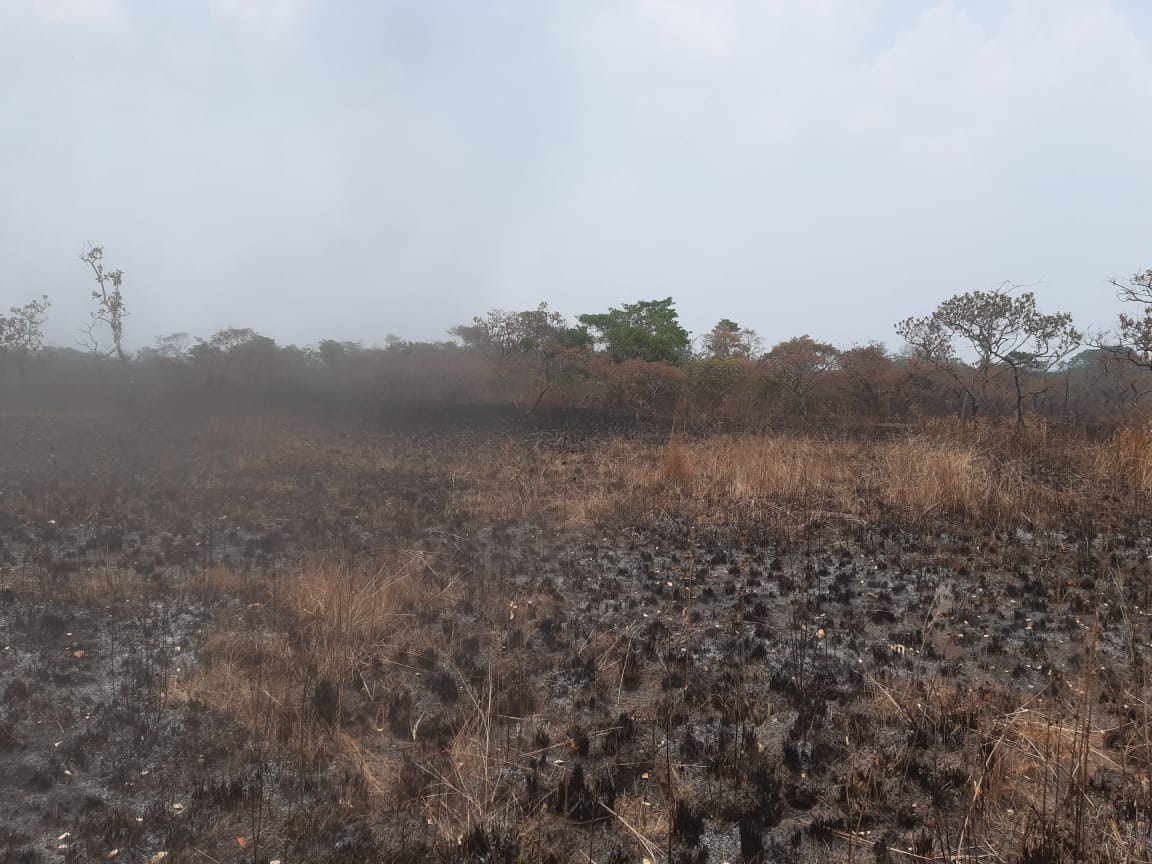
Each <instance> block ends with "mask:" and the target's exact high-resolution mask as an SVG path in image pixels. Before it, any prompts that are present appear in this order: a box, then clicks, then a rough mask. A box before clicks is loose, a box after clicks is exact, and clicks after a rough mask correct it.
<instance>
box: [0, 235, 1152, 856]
mask: <svg viewBox="0 0 1152 864" xmlns="http://www.w3.org/2000/svg"><path fill="white" fill-rule="evenodd" d="M83 263H84V267H85V268H86V270H87V272H88V273H89V275H90V276H91V277H93V278H94V280H95V286H96V287H95V290H93V292H92V294H91V302H92V303H93V305H94V307H95V309H94V312H93V318H92V326H91V328H90V329H88V330H86V331H85V333H84V334H82V341H83V342H84V346H83V348H82V349H74V348H70V349H64V348H53V347H50V346H45V345H44V344H43V328H44V324H45V322H46V320H47V315H48V314H49V310H50V308H51V307H50V306H49V305H48V299H47V298H41V299H39V300H35V301H31V302H29V303H27V304H26V305H24V306H22V307H16V308H13V309H12V310H11V312H10V314H9V315H8V316H5V317H3V318H0V346H2V348H0V364H2V366H0V376H2V377H0V388H2V394H3V397H2V398H3V400H4V407H3V410H2V411H0V649H2V650H0V694H2V700H0V771H2V775H0V776H2V777H3V779H2V780H0V783H2V784H3V787H4V792H5V794H4V795H0V862H50V861H94V860H110V859H114V860H122V861H148V862H157V864H158V862H161V861H167V862H192V861H200V862H202V861H216V862H223V861H234V862H239V861H245V862H248V861H251V862H271V861H280V862H361V861H363V862H377V861H379V862H405V861H410V862H418V861H419V862H423V861H432V862H463V861H471V862H554V864H561V862H563V864H568V862H581V864H587V862H641V861H644V860H647V861H650V862H653V864H656V862H660V864H663V862H669V864H671V862H694V864H703V862H712V864H719V862H725V861H727V862H733V864H734V862H738V861H765V862H766V861H794V862H816V861H845V862H854V861H857V860H859V861H865V860H872V861H877V862H915V861H939V862H960V861H964V862H974V861H977V860H979V861H989V860H994V861H1005V862H1027V864H1041V862H1064V861H1068V862H1072V861H1085V862H1089V861H1091V862H1139V861H1147V860H1149V858H1150V851H1149V850H1150V849H1152V846H1150V841H1152V723H1150V720H1152V715H1150V708H1149V706H1150V704H1152V680H1150V677H1149V668H1150V667H1149V659H1150V657H1149V651H1150V650H1152V625H1150V623H1149V613H1148V610H1149V609H1150V608H1152V578H1150V577H1152V570H1150V561H1152V558H1150V555H1152V539H1150V535H1149V517H1150V513H1149V508H1148V505H1147V503H1146V502H1147V501H1148V495H1149V492H1150V491H1152V427H1150V426H1149V425H1148V421H1147V418H1146V415H1145V414H1144V413H1143V405H1142V402H1143V396H1144V392H1145V390H1146V389H1147V384H1148V382H1149V380H1152V379H1150V378H1149V355H1148V350H1149V348H1150V347H1152V345H1150V344H1149V340H1148V339H1147V338H1146V337H1147V333H1148V332H1149V331H1150V330H1152V323H1150V322H1152V316H1150V315H1149V310H1152V294H1149V288H1148V286H1149V274H1143V275H1137V276H1135V277H1133V278H1132V279H1131V280H1128V281H1124V282H1121V283H1119V284H1118V285H1117V288H1119V289H1120V292H1121V299H1122V300H1123V301H1124V310H1125V311H1124V312H1123V313H1122V314H1120V317H1118V319H1117V328H1116V332H1115V333H1114V334H1111V335H1107V336H1091V337H1086V336H1085V335H1084V334H1082V333H1081V332H1080V331H1079V330H1078V329H1077V327H1076V326H1075V324H1074V322H1072V321H1071V319H1070V318H1069V317H1068V316H1067V315H1065V314H1063V313H1060V312H1059V311H1052V310H1047V311H1042V310H1041V308H1040V301H1039V300H1038V299H1037V298H1036V297H1035V296H1034V295H1033V294H1032V293H1031V292H1028V291H1024V290H1021V289H1013V288H1011V287H1010V286H1004V287H1002V288H1001V289H998V290H994V291H988V292H972V293H970V294H965V295H960V296H958V297H954V298H950V299H947V300H944V301H943V302H941V303H940V304H939V306H938V307H937V308H936V309H935V310H934V311H927V313H926V314H923V310H922V317H912V318H909V319H907V320H905V321H902V322H900V323H899V324H898V325H897V332H898V334H899V335H900V337H901V338H903V339H904V340H905V342H906V347H905V348H904V349H902V350H901V351H900V352H899V353H896V354H893V353H892V352H890V351H889V350H888V349H887V348H886V347H884V346H883V345H879V344H869V345H863V346H852V347H845V346H834V345H831V344H828V343H824V342H821V341H819V340H818V339H817V338H816V337H813V336H811V335H801V336H797V337H795V338H791V339H788V340H786V341H783V342H780V343H779V344H776V345H774V346H771V347H766V346H765V345H764V344H763V342H762V340H761V339H760V338H759V337H758V336H757V334H756V332H755V331H754V330H752V329H750V328H749V327H747V326H745V325H742V324H740V323H737V322H735V321H732V320H729V319H721V320H720V322H719V323H718V324H717V325H716V326H715V328H713V329H712V331H710V332H709V333H707V334H705V335H704V336H703V337H701V338H697V339H695V340H693V339H692V337H691V334H689V333H688V332H686V331H685V329H684V328H683V327H682V325H681V324H680V322H679V320H678V317H677V315H676V310H675V304H674V302H673V301H672V300H671V299H658V300H644V301H637V302H635V303H624V304H621V305H620V306H619V307H618V308H612V309H609V310H608V311H606V312H592V313H586V314H582V315H580V316H579V317H577V318H576V319H574V320H571V321H570V320H567V319H565V318H564V317H563V316H561V315H559V314H557V313H556V312H555V311H554V310H552V309H550V308H549V307H548V306H547V305H544V304H541V305H540V306H538V307H537V308H535V309H529V310H525V311H520V312H502V311H493V312H489V313H487V314H483V315H480V316H478V317H476V318H474V319H473V320H471V321H470V322H468V323H462V324H460V325H459V326H457V327H455V328H453V330H452V333H451V334H448V335H451V336H452V337H453V339H454V340H455V341H452V342H444V343H436V344H427V343H410V342H405V341H403V340H401V339H397V338H391V339H388V340H386V342H385V344H383V345H381V346H378V347H365V346H362V345H360V344H354V343H345V342H335V341H322V342H320V343H318V344H317V345H316V346H314V347H309V348H297V347H294V346H286V347H285V346H280V345H277V344H276V343H275V342H274V341H273V340H271V339H269V338H267V337H264V336H261V335H260V334H259V333H257V332H256V331H254V330H251V329H243V328H229V329H225V330H221V331H220V332H218V333H216V334H213V335H211V336H207V337H206V338H202V339H197V338H193V337H190V336H188V335H186V334H180V333H178V334H172V335H170V336H165V337H163V338H160V339H157V340H156V342H155V346H154V347H153V348H149V349H144V350H140V351H137V352H135V353H134V354H133V353H132V352H130V351H129V349H128V348H127V347H126V346H127V345H129V344H131V338H130V336H131V323H132V320H131V318H130V317H129V309H130V307H131V293H130V287H131V283H130V281H129V280H128V278H127V277H126V276H125V274H124V273H122V272H120V271H110V270H106V269H105V264H104V253H103V250H101V249H98V248H97V249H91V250H89V251H88V252H86V253H85V256H84V258H83ZM912 311H916V310H912ZM1085 345H1086V346H1087V348H1084V346H1085ZM1077 351H1079V353H1077Z"/></svg>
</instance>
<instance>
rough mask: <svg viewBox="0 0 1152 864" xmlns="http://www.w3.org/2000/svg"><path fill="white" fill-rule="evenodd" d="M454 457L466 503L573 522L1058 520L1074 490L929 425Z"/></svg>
mask: <svg viewBox="0 0 1152 864" xmlns="http://www.w3.org/2000/svg"><path fill="white" fill-rule="evenodd" d="M469 455H471V456H472V463H471V464H463V462H461V464H458V465H457V466H455V471H456V472H457V474H456V476H458V477H460V478H461V480H462V481H463V484H464V486H465V488H466V489H467V490H468V491H467V492H465V493H464V494H463V495H462V497H461V502H460V504H461V506H462V507H463V508H464V509H466V510H468V511H469V512H471V513H473V514H478V515H482V516H485V517H488V518H499V519H536V518H539V517H540V516H541V515H542V514H545V515H549V516H551V517H552V518H554V519H556V520H557V521H559V522H560V523H561V524H565V525H568V526H588V525H600V524H605V523H622V524H634V523H635V522H637V521H640V520H642V519H644V518H649V517H651V516H652V515H653V514H656V513H659V512H660V511H668V512H678V513H684V514H687V515H689V516H692V517H694V518H696V519H698V520H699V521H701V522H703V523H705V524H707V523H724V524H734V523H741V522H747V523H763V522H764V521H768V520H770V521H778V520H780V519H788V518H792V519H795V518H798V517H803V516H804V514H810V513H824V514H831V515H841V516H845V517H849V518H853V519H864V520H868V519H872V518H883V519H890V518H892V517H893V516H895V517H896V518H901V519H904V520H908V521H911V522H915V523H918V524H923V523H925V522H928V521H931V520H937V519H949V518H951V519H959V520H962V521H965V522H971V523H984V524H988V525H990V526H994V527H1002V526H1004V525H1005V524H1030V525H1033V526H1037V527H1048V526H1051V525H1052V524H1053V523H1054V521H1055V520H1056V519H1057V518H1058V517H1059V515H1060V514H1061V513H1062V512H1065V511H1066V510H1067V508H1068V507H1069V506H1072V505H1073V504H1074V503H1075V497H1074V496H1075V493H1074V491H1073V490H1070V489H1068V488H1063V487H1057V486H1054V485H1052V484H1050V483H1048V482H1045V481H1044V480H1043V479H1042V478H1040V477H1036V476H1031V475H1030V474H1029V472H1028V470H1027V466H1026V465H1025V464H1024V463H1022V462H1020V461H1015V460H1012V459H1005V458H1000V457H999V456H998V455H997V454H990V453H988V452H985V451H984V450H982V449H981V446H980V445H979V444H978V443H973V442H968V443H965V442H963V441H957V440H953V439H952V438H948V437H939V436H935V435H930V434H922V435H915V436H909V437H904V438H899V439H896V440H889V441H863V440H853V439H845V438H813V437H793V436H785V435H778V436H715V437H710V438H707V439H699V440H684V439H679V438H673V439H672V440H671V441H669V442H668V443H667V444H666V445H655V444H645V443H637V442H631V441H624V440H613V441H609V442H607V443H605V444H604V445H603V446H601V447H599V448H597V449H595V450H588V451H584V452H581V453H578V454H552V453H539V452H537V451H535V450H531V449H528V448H527V447H525V446H521V445H517V444H516V443H514V442H505V443H503V444H501V445H499V446H497V447H493V448H491V449H488V450H486V451H484V452H482V453H478V454H469Z"/></svg>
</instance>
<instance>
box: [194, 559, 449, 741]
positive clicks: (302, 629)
mask: <svg viewBox="0 0 1152 864" xmlns="http://www.w3.org/2000/svg"><path fill="white" fill-rule="evenodd" d="M265 589H266V596H267V598H268V599H267V608H254V609H252V610H250V616H249V617H250V620H249V621H248V622H247V623H246V625H245V626H240V627H236V626H229V627H227V628H226V629H224V630H222V631H221V632H219V633H217V634H216V635H215V636H213V637H212V638H210V639H209V640H208V642H207V644H206V645H205V646H204V648H203V649H202V650H201V654H200V663H199V664H198V666H197V669H196V672H195V673H194V674H193V676H192V677H191V678H189V679H188V680H184V681H179V682H176V683H175V684H174V686H173V687H172V692H173V694H174V696H175V697H176V698H178V699H180V700H182V701H192V700H195V701H197V702H200V703H202V704H204V705H206V706H207V707H209V708H211V709H212V710H214V711H217V712H220V713H223V714H225V715H227V716H229V717H231V718H232V719H234V720H235V721H236V722H238V723H239V724H240V725H241V726H243V727H245V728H246V729H248V730H249V731H250V732H252V733H253V734H254V735H257V736H260V737H262V738H270V739H272V740H274V741H275V743H276V744H277V745H279V746H280V747H281V748H282V749H285V750H286V751H288V752H290V753H291V754H292V755H295V756H297V757H299V758H300V759H301V760H303V761H306V762H307V761H310V760H311V759H313V758H315V757H316V756H317V755H319V754H321V753H323V752H327V751H333V750H340V749H341V740H342V739H341V737H340V736H335V737H333V736H332V735H331V732H332V730H333V728H335V727H334V725H333V724H334V722H335V721H338V720H339V717H340V714H341V710H342V705H341V692H342V688H343V687H344V686H345V685H350V684H355V683H356V681H357V676H358V675H359V674H360V672H361V670H362V669H364V668H365V666H366V665H370V664H371V663H373V662H386V658H388V657H390V656H392V655H393V654H394V653H396V652H398V651H411V650H417V651H418V650H420V648H421V647H422V646H424V645H426V644H427V643H428V640H429V639H430V638H433V637H434V636H435V634H436V633H437V632H438V631H436V630H429V629H428V628H426V627H422V626H421V625H420V624H419V622H418V621H417V613H418V612H420V611H423V612H428V611H431V610H434V609H436V608H444V607H446V606H447V605H450V604H451V603H453V602H455V601H456V600H457V599H458V597H457V593H456V590H455V589H456V583H455V582H453V581H451V580H447V579H444V578H442V577H441V575H440V574H439V573H438V572H437V571H436V570H435V569H434V568H433V567H432V565H431V563H430V561H429V560H428V558H427V556H426V555H424V554H423V553H421V552H418V551H406V550H394V551H391V552H381V553H379V554H378V557H375V558H374V559H373V560H372V561H371V562H366V563H364V564H362V565H357V564H354V563H349V562H347V561H344V562H339V563H338V562H333V561H326V560H318V561H315V562H313V563H312V564H310V565H307V566H304V567H302V568H301V569H300V571H299V572H298V573H296V574H295V575H294V576H292V577H291V578H288V579H285V580H282V581H280V582H275V583H270V584H268V585H266V586H265ZM253 606H254V607H262V604H253ZM325 694H327V695H325ZM324 700H327V702H326V704H320V703H321V702H322V701H324ZM335 726H336V727H338V723H335ZM344 743H348V742H347V741H344ZM345 755H348V754H345ZM351 761H355V760H351Z"/></svg>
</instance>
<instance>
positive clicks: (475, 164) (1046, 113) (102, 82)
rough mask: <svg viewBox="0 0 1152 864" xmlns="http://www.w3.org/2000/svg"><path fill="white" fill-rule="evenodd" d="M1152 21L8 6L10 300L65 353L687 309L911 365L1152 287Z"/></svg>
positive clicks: (773, 334)
mask: <svg viewBox="0 0 1152 864" xmlns="http://www.w3.org/2000/svg"><path fill="white" fill-rule="evenodd" d="M1150 49H1152V4H1149V3H1147V2H1146V0H954V2H939V3H937V2H932V0H371V2H369V0H364V2H354V0H325V2H320V0H0V307H7V306H10V305H13V304H17V303H23V302H25V301H26V300H28V299H31V298H32V297H35V296H38V295H40V294H41V293H46V294H48V295H49V296H50V299H51V301H52V303H53V308H52V320H51V326H50V328H49V336H50V337H51V339H52V341H54V342H56V343H57V344H74V342H75V339H76V336H75V333H74V331H75V328H76V327H78V326H80V325H81V324H82V323H83V322H84V320H85V316H86V315H87V312H88V300H87V292H88V290H89V287H90V286H89V283H88V282H87V278H88V277H87V276H86V274H85V271H84V270H83V268H82V266H81V264H80V263H79V262H78V261H77V258H76V256H77V253H79V252H80V251H81V249H82V248H83V247H84V245H85V244H86V243H97V244H102V245H104V247H105V249H106V253H107V258H108V262H109V263H110V264H111V265H112V266H114V267H120V268H123V269H124V271H125V272H126V279H125V288H124V290H125V297H126V301H127V304H128V307H129V310H130V312H131V318H130V319H129V320H128V322H127V326H126V330H127V332H128V334H129V341H130V343H131V344H132V345H133V346H134V347H139V346H141V345H146V344H150V343H151V342H152V340H153V338H154V337H155V336H156V335H158V334H163V333H170V332H173V331H189V332H191V333H193V334H194V335H200V336H208V335H210V334H211V333H212V332H213V331H215V330H217V329H219V328H221V327H225V326H235V327H253V328H255V329H256V330H258V331H260V332H262V333H265V334H266V335H269V336H272V337H274V338H275V339H277V340H278V341H279V342H281V343H289V342H295V343H299V344H307V343H314V342H316V341H318V340H319V339H322V338H336V339H351V340H362V341H363V342H365V343H366V344H373V343H377V342H381V341H382V340H383V337H384V336H385V334H388V333H395V334H399V335H401V336H403V337H404V338H409V339H441V338H446V335H445V331H446V330H447V328H448V327H450V326H451V325H453V324H455V323H459V322H463V321H466V320H468V319H469V318H471V317H472V316H473V315H475V314H479V313H483V312H484V311H486V310H488V309H492V308H504V309H523V308H528V307H531V306H534V305H535V304H536V303H538V302H539V301H541V300H546V301H548V302H549V303H550V305H551V306H552V307H553V308H555V309H558V310H559V311H561V312H563V313H565V314H566V315H570V316H574V315H576V314H579V313H582V312H596V311H603V310H604V309H606V308H607V307H608V306H611V305H619V304H620V303H625V302H630V301H634V300H638V299H651V298H660V297H665V296H668V295H671V296H673V297H674V298H675V299H676V301H677V304H678V307H679V309H680V313H681V317H682V319H683V321H684V323H685V324H686V326H687V327H688V328H689V329H690V330H692V331H694V332H695V333H700V332H702V331H706V330H707V329H708V328H710V327H711V325H712V324H713V323H715V321H716V320H717V319H719V318H721V317H728V318H733V319H736V320H737V321H739V322H740V323H741V324H744V325H746V326H750V327H753V328H755V329H757V330H758V331H759V332H760V333H761V334H762V335H763V336H764V337H765V339H766V341H767V343H768V344H769V345H771V344H772V343H774V342H776V341H779V340H782V339H785V338H788V337H790V336H795V335H799V334H802V333H811V334H812V335H813V336H815V337H818V338H821V339H824V340H827V341H831V342H835V343H838V344H841V345H844V346H848V345H851V344H853V343H857V342H860V343H862V342H866V341H869V340H873V339H878V340H883V341H886V342H888V343H889V344H891V345H893V346H894V347H895V346H896V344H897V342H898V340H897V338H896V337H895V335H894V333H893V330H892V324H893V322H894V321H896V320H897V319H900V318H903V317H905V316H907V315H910V314H924V313H927V312H930V311H931V310H932V309H933V308H934V307H935V305H936V304H937V303H938V302H939V301H940V300H943V299H945V298H946V297H948V296H950V295H952V294H955V293H958V292H963V291H968V290H973V289H988V288H992V287H994V286H995V285H998V284H999V283H1001V282H1003V281H1005V280H1012V281H1015V282H1021V283H1037V284H1036V285H1035V287H1034V290H1035V291H1036V294H1037V296H1038V299H1039V300H1040V304H1041V307H1042V308H1043V309H1044V310H1045V311H1057V310H1066V311H1070V312H1072V313H1074V314H1075V316H1076V318H1077V321H1078V322H1079V323H1080V324H1081V325H1082V326H1093V325H1104V324H1107V323H1108V321H1109V320H1110V319H1111V318H1113V317H1114V315H1115V313H1116V312H1117V311H1118V309H1119V304H1118V302H1117V301H1116V300H1115V298H1114V294H1113V291H1112V290H1111V289H1110V288H1109V286H1108V285H1107V279H1108V277H1110V276H1123V275H1127V274H1130V273H1132V272H1133V271H1135V270H1137V269H1143V268H1147V267H1152V243H1150V240H1152V231H1150V228H1152V210H1150V205H1149V202H1152V144H1150V142H1152V50H1150Z"/></svg>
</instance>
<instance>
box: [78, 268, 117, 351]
mask: <svg viewBox="0 0 1152 864" xmlns="http://www.w3.org/2000/svg"><path fill="white" fill-rule="evenodd" d="M80 260H81V262H83V263H84V264H86V265H87V266H88V268H89V269H90V270H91V271H92V275H93V276H95V277H96V285H97V287H96V288H95V289H94V290H93V291H92V299H93V300H95V301H96V311H94V312H93V313H92V323H91V324H90V325H89V326H88V327H87V328H85V329H83V330H81V331H80V332H81V333H82V334H83V335H84V341H83V344H84V345H85V346H86V347H87V348H88V349H89V350H90V351H92V352H94V353H102V352H101V351H100V343H99V338H98V337H97V335H96V331H97V330H98V329H99V328H100V326H101V325H107V327H108V329H109V330H110V331H111V333H112V350H111V351H109V352H107V353H108V354H115V355H116V356H117V357H118V358H120V360H121V361H127V360H128V355H127V354H126V353H125V352H124V319H125V318H126V317H127V315H128V310H127V308H126V307H125V306H124V297H123V295H122V294H121V291H120V287H121V285H122V284H123V282H124V271H123V270H106V269H104V247H103V246H89V247H88V249H87V251H85V252H81V253H80Z"/></svg>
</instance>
